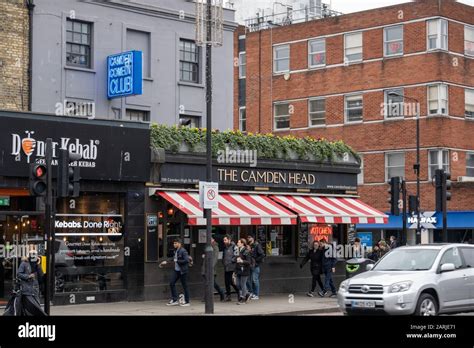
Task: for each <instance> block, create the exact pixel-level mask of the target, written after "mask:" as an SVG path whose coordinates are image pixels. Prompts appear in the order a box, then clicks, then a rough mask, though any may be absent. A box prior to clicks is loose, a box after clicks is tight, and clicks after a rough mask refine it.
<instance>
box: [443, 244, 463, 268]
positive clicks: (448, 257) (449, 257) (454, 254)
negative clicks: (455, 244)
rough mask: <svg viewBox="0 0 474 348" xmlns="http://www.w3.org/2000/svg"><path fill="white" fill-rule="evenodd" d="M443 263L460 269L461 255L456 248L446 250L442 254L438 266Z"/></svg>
mask: <svg viewBox="0 0 474 348" xmlns="http://www.w3.org/2000/svg"><path fill="white" fill-rule="evenodd" d="M445 263H452V264H454V267H455V268H456V269H459V268H462V259H461V253H460V251H459V249H458V248H451V249H449V250H446V252H445V253H444V254H443V257H441V261H440V262H439V265H440V266H442V265H443V264H445Z"/></svg>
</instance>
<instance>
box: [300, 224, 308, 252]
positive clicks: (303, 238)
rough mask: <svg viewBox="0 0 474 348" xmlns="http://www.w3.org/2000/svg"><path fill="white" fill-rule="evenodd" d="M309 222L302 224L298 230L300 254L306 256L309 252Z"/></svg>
mask: <svg viewBox="0 0 474 348" xmlns="http://www.w3.org/2000/svg"><path fill="white" fill-rule="evenodd" d="M308 240H309V234H308V224H301V225H300V229H299V231H298V256H299V257H305V256H306V254H308V252H309V243H308Z"/></svg>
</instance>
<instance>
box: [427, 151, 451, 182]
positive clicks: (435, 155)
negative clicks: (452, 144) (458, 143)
mask: <svg viewBox="0 0 474 348" xmlns="http://www.w3.org/2000/svg"><path fill="white" fill-rule="evenodd" d="M428 161H429V164H428V165H429V167H428V176H429V177H430V178H432V177H433V176H434V175H435V170H436V169H444V171H445V172H446V173H449V150H430V152H429V158H428Z"/></svg>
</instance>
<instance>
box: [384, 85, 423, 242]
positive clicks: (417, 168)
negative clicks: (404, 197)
mask: <svg viewBox="0 0 474 348" xmlns="http://www.w3.org/2000/svg"><path fill="white" fill-rule="evenodd" d="M388 95H389V96H396V97H401V98H403V100H405V99H409V100H413V101H414V102H415V103H416V104H415V108H416V163H415V164H414V165H413V170H414V171H415V174H416V215H417V217H416V244H420V243H421V229H420V222H421V212H420V206H421V204H420V203H421V202H420V201H421V199H420V168H421V166H420V101H419V100H418V99H416V98H412V97H406V96H404V95H403V94H399V93H396V92H393V91H391V92H389V93H388ZM404 109H405V108H404Z"/></svg>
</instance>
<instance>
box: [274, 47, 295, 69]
mask: <svg viewBox="0 0 474 348" xmlns="http://www.w3.org/2000/svg"><path fill="white" fill-rule="evenodd" d="M285 48H288V57H284V58H277V57H276V53H277V51H278V50H282V49H285ZM290 58H291V46H290V44H283V45H276V46H273V60H272V62H273V74H285V73H288V72H290V70H291V69H290ZM282 60H288V69H286V70H277V65H278V64H277V62H278V61H282Z"/></svg>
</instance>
